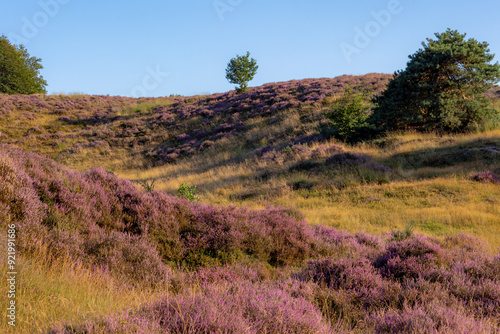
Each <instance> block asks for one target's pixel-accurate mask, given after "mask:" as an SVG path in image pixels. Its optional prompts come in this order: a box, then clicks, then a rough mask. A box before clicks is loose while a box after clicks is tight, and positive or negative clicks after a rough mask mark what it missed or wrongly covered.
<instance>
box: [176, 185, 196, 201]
mask: <svg viewBox="0 0 500 334" xmlns="http://www.w3.org/2000/svg"><path fill="white" fill-rule="evenodd" d="M195 190H196V186H189V184H187V183H183V184H181V186H180V187H179V189H178V190H177V193H178V194H179V196H180V197H182V198H186V199H188V200H190V201H191V202H193V201H198V200H199V199H200V198H199V197H198V196H196V195H195V193H194V192H195Z"/></svg>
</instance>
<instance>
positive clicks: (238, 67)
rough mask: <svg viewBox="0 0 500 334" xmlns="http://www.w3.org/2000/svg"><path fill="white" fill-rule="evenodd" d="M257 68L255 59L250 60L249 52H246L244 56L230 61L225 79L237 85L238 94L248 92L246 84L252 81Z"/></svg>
mask: <svg viewBox="0 0 500 334" xmlns="http://www.w3.org/2000/svg"><path fill="white" fill-rule="evenodd" d="M258 68H259V66H258V65H257V62H256V61H255V59H253V58H250V52H248V51H247V54H246V56H238V55H236V57H235V58H233V59H231V60H230V61H229V63H228V64H227V68H226V79H227V80H228V81H229V82H230V83H232V84H236V85H239V87H236V92H237V93H238V94H240V93H244V92H246V91H248V82H249V81H250V80H252V79H253V77H254V76H255V74H256V73H257V69H258Z"/></svg>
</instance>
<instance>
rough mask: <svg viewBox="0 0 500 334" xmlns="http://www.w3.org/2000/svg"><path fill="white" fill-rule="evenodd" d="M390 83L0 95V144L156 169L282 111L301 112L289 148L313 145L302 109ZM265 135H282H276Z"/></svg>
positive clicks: (336, 81) (362, 79) (308, 116)
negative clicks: (137, 94)
mask: <svg viewBox="0 0 500 334" xmlns="http://www.w3.org/2000/svg"><path fill="white" fill-rule="evenodd" d="M390 78H391V76H390V75H383V74H368V75H365V76H341V77H337V78H333V79H326V78H325V79H306V80H293V81H289V82H283V83H270V84H266V85H263V86H261V87H254V88H250V89H249V91H248V92H247V93H245V94H240V95H237V94H236V93H235V92H234V91H233V92H228V93H222V94H212V95H209V96H194V97H172V98H157V99H153V98H140V99H132V98H125V97H106V96H43V95H35V96H18V95H0V106H1V109H0V110H1V111H0V121H5V122H6V123H9V124H10V125H12V124H11V122H12V121H15V125H16V126H15V128H16V129H18V130H17V131H12V130H10V131H5V135H6V138H4V139H3V141H4V142H6V143H9V144H16V145H18V146H22V147H23V148H26V149H31V148H32V147H33V146H35V145H36V146H43V147H44V150H45V151H46V152H47V153H49V154H50V155H52V156H58V157H59V159H61V160H62V161H68V162H71V161H73V160H74V159H75V158H77V157H79V156H80V154H83V152H85V150H91V151H92V152H93V153H92V154H94V155H95V156H99V154H101V153H102V152H106V154H108V155H117V156H118V155H120V154H121V155H123V150H126V151H127V153H128V154H131V155H132V156H134V157H137V156H140V157H142V158H143V159H145V160H147V161H148V162H149V163H154V164H162V163H166V162H174V161H176V160H178V159H180V158H182V157H187V156H191V155H194V154H197V153H198V152H201V151H204V150H206V149H208V148H210V147H212V146H214V145H217V144H218V143H219V142H224V140H227V139H231V138H232V139H235V138H241V137H245V136H246V134H247V133H249V131H250V130H251V127H249V126H248V124H249V123H251V120H253V119H258V118H262V119H264V120H269V119H271V118H272V117H275V116H277V115H281V114H283V115H284V114H286V113H287V111H288V110H294V111H298V112H301V113H305V114H304V117H303V119H302V123H303V128H293V127H292V128H291V131H292V132H290V133H289V132H288V130H287V133H286V136H287V137H288V138H290V145H296V144H299V143H300V144H304V143H312V142H317V141H318V140H321V138H319V137H318V136H317V135H310V134H308V135H304V131H305V129H314V128H315V127H316V123H317V122H318V121H320V120H321V119H322V118H323V116H322V114H321V112H312V113H311V112H310V111H309V109H311V108H312V109H318V108H319V109H320V108H321V106H322V104H324V103H328V101H327V100H328V99H329V98H333V97H335V96H337V95H339V94H342V93H343V92H344V90H345V87H346V85H350V86H357V85H359V86H360V87H364V88H365V89H367V90H371V91H374V92H375V93H379V92H381V91H382V90H383V89H384V88H385V86H386V84H387V82H388V81H389V80H390ZM40 124H43V125H40ZM31 128H33V129H31ZM2 132H4V131H3V129H2ZM56 132H60V135H59V136H58V137H57V138H55V137H53V136H52V135H54V134H55V133H56ZM306 132H310V131H308V130H307V131H306ZM269 135H270V136H275V137H276V138H280V137H282V136H281V134H279V133H276V134H273V133H270V134H269ZM62 142H64V143H65V145H64V146H61V143H62ZM211 143H214V144H211ZM41 144H42V145H41ZM51 148H52V149H51ZM44 153H45V152H44Z"/></svg>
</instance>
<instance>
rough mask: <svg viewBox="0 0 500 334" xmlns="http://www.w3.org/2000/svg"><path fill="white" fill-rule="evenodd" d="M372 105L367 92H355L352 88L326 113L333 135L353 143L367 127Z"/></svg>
mask: <svg viewBox="0 0 500 334" xmlns="http://www.w3.org/2000/svg"><path fill="white" fill-rule="evenodd" d="M370 108H371V104H370V101H369V99H368V97H367V93H366V92H354V91H353V89H352V88H350V87H349V88H348V89H347V91H346V92H345V93H344V95H342V96H341V97H340V98H338V99H337V100H335V101H334V102H333V104H332V105H331V107H330V109H329V110H328V111H327V112H325V116H326V119H327V120H328V122H329V123H330V127H331V130H333V135H335V136H336V137H339V138H340V139H342V140H347V141H352V140H353V139H355V137H357V132H358V131H359V129H361V128H363V127H365V126H367V123H366V120H367V119H368V117H369V116H370Z"/></svg>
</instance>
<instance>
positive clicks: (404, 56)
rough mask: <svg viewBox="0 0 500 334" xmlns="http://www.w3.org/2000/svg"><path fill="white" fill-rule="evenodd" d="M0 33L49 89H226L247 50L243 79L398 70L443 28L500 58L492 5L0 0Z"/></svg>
mask: <svg viewBox="0 0 500 334" xmlns="http://www.w3.org/2000/svg"><path fill="white" fill-rule="evenodd" d="M0 6H1V7H0V8H1V10H0V34H5V35H7V37H9V39H10V40H11V41H12V42H15V43H22V44H24V45H25V46H26V47H27V48H28V51H29V52H30V54H31V55H32V56H36V57H39V58H41V59H42V64H43V66H44V69H43V70H42V74H43V76H44V78H45V79H46V80H47V82H48V84H49V85H48V91H49V93H73V92H81V93H86V94H103V95H107V94H109V95H122V96H139V95H146V96H165V95H170V94H182V95H195V94H206V93H215V92H225V91H228V90H231V89H234V85H232V84H230V83H228V82H227V80H226V79H225V68H226V65H227V63H228V61H229V60H230V59H231V58H232V57H234V56H235V55H237V54H240V55H241V54H245V52H246V51H250V52H251V55H252V57H253V58H255V59H256V60H257V62H258V65H259V71H258V73H257V75H256V76H255V79H254V80H253V81H252V82H251V83H250V86H258V85H261V84H264V83H268V82H278V81H286V80H292V79H304V78H321V77H335V76H338V75H342V74H365V73H370V72H382V73H393V72H394V71H396V70H398V69H403V68H404V67H405V65H406V62H407V60H408V55H410V54H412V53H414V52H415V51H416V50H417V49H418V48H419V47H420V46H421V42H422V41H424V40H425V39H426V38H429V37H434V33H436V32H443V31H445V30H446V29H447V28H448V27H450V28H452V29H457V30H459V31H460V32H462V33H463V32H465V33H467V36H468V37H469V38H475V39H477V40H479V41H486V42H488V43H489V44H490V50H491V52H492V53H495V54H497V57H495V61H498V60H500V34H499V28H498V13H500V1H498V0H485V1H482V0H478V1H464V0H458V1H457V0H455V1H447V0H446V1H435V0H433V1H430V0H372V1H368V0H358V1H351V2H347V1H333V0H318V1H305V0H286V1H285V0H274V1H273V0H182V1H178V0H177V1H174V0H162V1H160V0H158V1H152V0H142V1H127V0H121V1H116V0H109V1H103V0H99V1H97V0H86V1H81V0H23V1H7V0H2V2H1V3H0Z"/></svg>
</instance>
